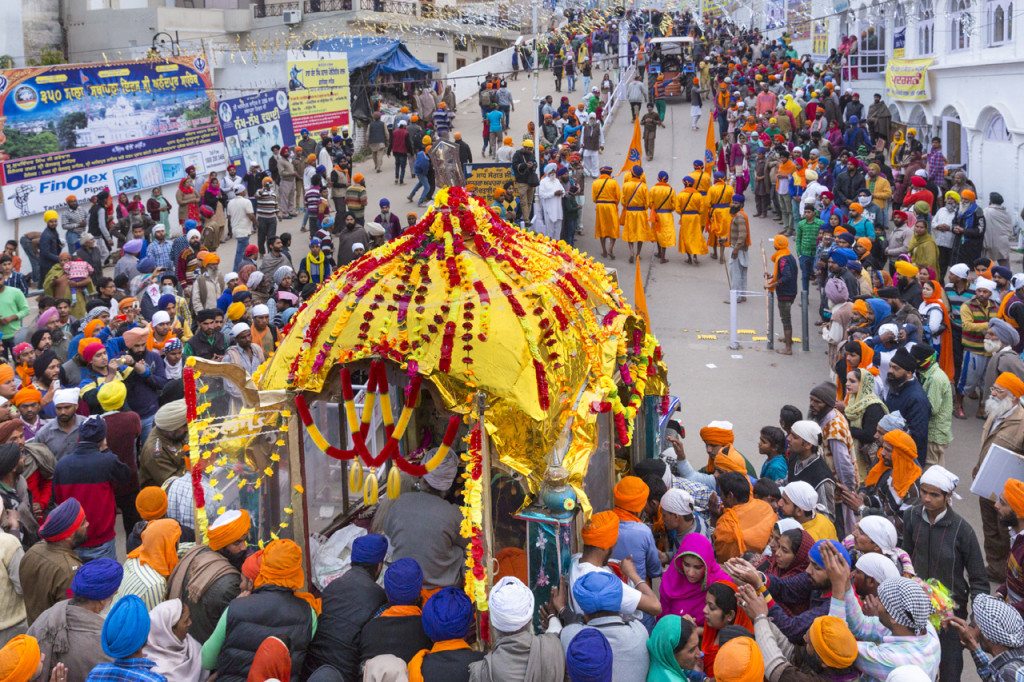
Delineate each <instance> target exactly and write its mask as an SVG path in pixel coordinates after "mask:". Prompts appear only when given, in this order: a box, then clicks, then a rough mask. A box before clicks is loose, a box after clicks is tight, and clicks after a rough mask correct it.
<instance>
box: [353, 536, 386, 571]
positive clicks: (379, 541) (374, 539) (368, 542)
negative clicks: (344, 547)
mask: <svg viewBox="0 0 1024 682" xmlns="http://www.w3.org/2000/svg"><path fill="white" fill-rule="evenodd" d="M387 553H388V539H387V538H386V537H384V536H383V535H377V534H376V533H370V534H369V535H363V536H361V537H358V538H356V539H355V541H354V542H353V543H352V563H354V564H379V563H380V562H382V561H384V555H385V554H387Z"/></svg>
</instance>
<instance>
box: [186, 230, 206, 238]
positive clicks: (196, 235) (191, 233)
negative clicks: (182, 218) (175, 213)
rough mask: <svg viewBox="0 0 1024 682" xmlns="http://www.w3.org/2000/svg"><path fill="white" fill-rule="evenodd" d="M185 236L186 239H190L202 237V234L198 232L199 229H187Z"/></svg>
mask: <svg viewBox="0 0 1024 682" xmlns="http://www.w3.org/2000/svg"><path fill="white" fill-rule="evenodd" d="M185 237H186V238H187V239H188V241H192V240H193V239H202V238H203V235H202V234H200V233H199V230H189V231H188V234H187V235H185Z"/></svg>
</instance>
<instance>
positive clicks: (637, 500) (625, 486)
mask: <svg viewBox="0 0 1024 682" xmlns="http://www.w3.org/2000/svg"><path fill="white" fill-rule="evenodd" d="M614 494H615V506H616V507H621V508H623V509H625V510H626V511H629V512H633V513H634V514H639V513H640V512H641V511H643V508H644V506H646V505H647V498H648V497H649V496H650V494H651V489H650V488H648V487H647V484H646V483H644V482H643V481H641V480H640V479H639V478H637V477H636V476H626V477H624V478H623V479H622V480H621V481H619V482H618V483H616V484H615V491H614Z"/></svg>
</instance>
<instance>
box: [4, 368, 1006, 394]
mask: <svg viewBox="0 0 1024 682" xmlns="http://www.w3.org/2000/svg"><path fill="white" fill-rule="evenodd" d="M995 384H996V386H998V387H999V388H1005V389H1006V390H1007V391H1009V392H1010V393H1012V394H1013V397H1014V398H1017V399H1018V400H1019V399H1020V397H1021V396H1024V381H1021V380H1020V377H1018V376H1017V375H1016V374H1014V373H1013V372H1003V373H1002V374H1000V375H999V376H997V377H996V381H995ZM14 397H15V398H17V397H18V396H17V395H15V396H14Z"/></svg>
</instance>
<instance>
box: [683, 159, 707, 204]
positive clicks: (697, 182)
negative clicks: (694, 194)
mask: <svg viewBox="0 0 1024 682" xmlns="http://www.w3.org/2000/svg"><path fill="white" fill-rule="evenodd" d="M687 177H691V178H693V186H694V187H696V188H697V191H698V192H700V193H701V194H703V195H705V196H706V195H707V193H708V188H710V187H711V172H710V171H707V170H704V162H703V161H701V160H700V159H697V160H696V161H694V162H693V172H692V173H690V175H688V176H687Z"/></svg>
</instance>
